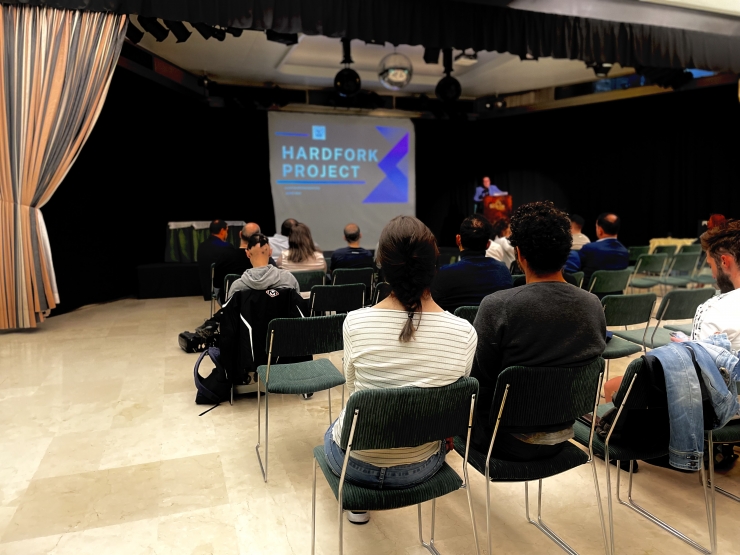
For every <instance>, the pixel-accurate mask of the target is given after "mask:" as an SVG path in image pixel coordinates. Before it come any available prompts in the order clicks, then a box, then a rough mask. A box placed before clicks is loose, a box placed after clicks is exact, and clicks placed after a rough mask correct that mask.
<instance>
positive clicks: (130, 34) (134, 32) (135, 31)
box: [126, 20, 144, 44]
mask: <svg viewBox="0 0 740 555" xmlns="http://www.w3.org/2000/svg"><path fill="white" fill-rule="evenodd" d="M126 38H127V39H128V40H130V41H131V42H133V43H134V44H139V42H141V39H143V38H144V31H142V30H141V29H139V28H138V27H137V26H136V25H134V24H133V22H132V21H131V20H129V22H128V28H127V29H126Z"/></svg>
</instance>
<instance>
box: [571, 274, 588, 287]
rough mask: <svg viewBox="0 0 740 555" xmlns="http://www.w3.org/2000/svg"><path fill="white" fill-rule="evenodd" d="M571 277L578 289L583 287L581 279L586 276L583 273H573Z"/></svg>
mask: <svg viewBox="0 0 740 555" xmlns="http://www.w3.org/2000/svg"><path fill="white" fill-rule="evenodd" d="M571 275H572V276H573V277H574V278H575V280H576V282H577V283H578V287H583V278H584V277H585V276H586V274H585V273H583V272H573V273H572V274H571Z"/></svg>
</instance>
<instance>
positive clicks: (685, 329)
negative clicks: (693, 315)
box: [664, 322, 694, 337]
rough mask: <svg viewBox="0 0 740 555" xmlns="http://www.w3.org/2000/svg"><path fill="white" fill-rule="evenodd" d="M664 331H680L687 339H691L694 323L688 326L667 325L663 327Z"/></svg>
mask: <svg viewBox="0 0 740 555" xmlns="http://www.w3.org/2000/svg"><path fill="white" fill-rule="evenodd" d="M664 327H665V329H667V330H671V331H680V332H682V333H685V334H686V335H688V336H689V337H691V334H692V333H693V331H694V323H693V322H692V323H690V324H669V325H667V326H664Z"/></svg>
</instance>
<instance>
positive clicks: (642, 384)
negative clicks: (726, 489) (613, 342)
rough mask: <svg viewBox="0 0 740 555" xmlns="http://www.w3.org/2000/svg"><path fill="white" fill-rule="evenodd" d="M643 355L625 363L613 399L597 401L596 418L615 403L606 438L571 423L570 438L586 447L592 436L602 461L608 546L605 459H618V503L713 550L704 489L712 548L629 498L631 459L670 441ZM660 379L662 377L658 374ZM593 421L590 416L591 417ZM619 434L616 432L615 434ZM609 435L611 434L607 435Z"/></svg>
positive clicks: (659, 451)
mask: <svg viewBox="0 0 740 555" xmlns="http://www.w3.org/2000/svg"><path fill="white" fill-rule="evenodd" d="M655 378H656V377H653V376H651V375H650V369H649V367H648V365H647V363H646V362H645V359H644V357H640V358H639V359H637V360H634V361H632V362H631V363H630V365H629V366H628V367H627V371H626V372H625V374H624V378H623V380H622V383H621V385H620V387H619V390H618V391H617V392H616V393H615V394H614V400H613V403H606V404H604V405H601V406H600V407H599V408H598V410H597V415H598V416H600V417H601V416H603V415H604V414H606V413H607V412H608V411H609V410H610V409H611V408H613V407H618V412H617V415H616V418H615V419H614V422H613V424H612V426H611V428H610V430H609V433H608V434H607V436H606V437H605V438H602V437H601V436H599V435H598V434H597V435H596V436H595V437H592V434H591V429H592V425H587V424H585V423H584V422H581V421H577V422H576V423H575V425H574V426H573V431H574V433H575V440H576V441H577V442H578V443H580V444H581V445H584V446H586V445H588V444H589V443H588V442H590V441H591V440H593V441H592V445H593V450H594V452H595V453H598V454H599V455H600V456H602V457H604V460H605V461H606V491H607V500H608V503H607V506H608V515H609V545H610V553H611V555H615V553H616V551H615V548H614V517H613V510H612V495H611V468H610V466H611V465H610V464H609V461H610V460H616V461H617V469H618V470H617V501H618V502H619V503H620V504H621V505H625V506H627V507H629V508H630V509H632V510H634V511H635V512H637V513H638V514H640V515H642V516H644V517H645V518H647V519H648V520H650V521H651V522H653V523H654V524H657V525H658V526H660V527H661V528H663V529H664V530H666V531H667V532H670V533H671V534H673V535H674V536H676V537H677V538H679V539H681V540H683V541H685V542H686V543H688V544H689V545H690V546H692V547H694V548H695V549H698V550H699V551H701V552H702V553H707V554H708V553H710V552H711V553H716V551H715V549H714V546H716V534H714V535H713V534H712V522H713V520H714V519H713V516H712V513H711V512H710V511H711V507H710V499H709V495H708V493H707V491H706V490H705V495H704V502H705V506H706V510H707V524H708V527H709V535H710V542H711V545H712V550H711V551H710V550H707V549H706V548H704V547H702V546H701V545H699V544H698V543H697V542H695V541H694V540H692V539H691V538H689V537H688V536H686V535H684V534H682V533H681V532H679V531H678V530H676V529H675V528H673V527H671V526H670V525H668V524H666V523H665V522H663V521H662V520H660V519H659V518H658V517H656V516H655V515H653V514H651V513H649V512H648V511H646V510H645V509H643V508H642V507H640V506H639V505H638V504H637V503H635V502H634V501H633V500H632V478H633V468H634V465H633V461H636V460H644V459H656V458H658V457H663V456H665V455H667V454H668V443H669V439H670V424H669V421H668V400H667V398H666V396H665V392H661V391H659V389H658V388H656V387H655V386H654V383H653V382H654V379H655ZM661 378H662V376H661ZM594 420H595V419H594ZM615 431H616V432H618V433H615ZM613 434H614V437H612V435H613ZM620 461H630V470H629V485H628V492H627V501H623V500H622V499H621V498H620V496H619V493H620V492H619V485H620V476H621V473H622V471H621V470H619V468H620V464H619V463H620ZM699 471H700V473H701V478H702V484H705V485H706V483H707V478H706V471H705V470H704V465H703V464H699Z"/></svg>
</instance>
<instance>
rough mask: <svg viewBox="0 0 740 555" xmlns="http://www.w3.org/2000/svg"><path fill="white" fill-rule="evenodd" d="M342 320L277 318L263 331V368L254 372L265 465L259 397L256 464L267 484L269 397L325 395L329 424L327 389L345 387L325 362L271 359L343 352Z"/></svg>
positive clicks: (333, 317)
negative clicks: (262, 394)
mask: <svg viewBox="0 0 740 555" xmlns="http://www.w3.org/2000/svg"><path fill="white" fill-rule="evenodd" d="M345 317H346V316H344V315H343V314H342V315H334V316H317V317H313V318H277V319H275V320H273V321H272V322H270V325H269V326H268V327H267V353H268V356H267V365H266V366H264V365H263V366H259V367H258V368H257V391H259V390H260V383H259V382H260V381H261V382H262V383H263V384H265V387H264V390H265V464H264V466H263V465H262V458H261V457H260V443H261V433H262V428H261V423H260V418H261V417H260V413H261V409H260V395H259V394H258V395H257V445H256V446H255V451H257V460H258V461H259V463H260V469H261V470H262V477H263V478H264V479H265V482H267V462H268V446H269V440H268V437H269V436H268V434H269V429H270V394H273V393H280V394H297V395H300V394H307V393H314V392H316V391H324V390H327V391H328V392H329V423H330V424H331V422H333V419H332V416H331V388H332V387H336V386H338V385H343V384H344V383H345V379H344V376H343V375H342V373H341V372H340V371H339V370H337V368H336V367H335V366H334V364H332V362H331V361H330V360H329V359H326V358H319V359H315V360H309V361H306V362H296V363H293V364H272V360H273V357H305V356H308V355H317V354H320V353H331V352H334V351H341V350H343V349H344V336H343V335H342V326H343V324H344V319H345Z"/></svg>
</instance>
